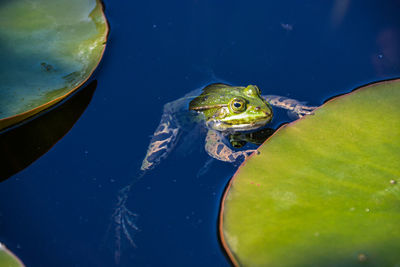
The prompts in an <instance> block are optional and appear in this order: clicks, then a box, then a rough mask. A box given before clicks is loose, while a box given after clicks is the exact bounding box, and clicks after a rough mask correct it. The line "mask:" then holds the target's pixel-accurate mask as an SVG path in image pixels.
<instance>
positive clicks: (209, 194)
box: [0, 0, 400, 266]
mask: <svg viewBox="0 0 400 267" xmlns="http://www.w3.org/2000/svg"><path fill="white" fill-rule="evenodd" d="M105 4H106V15H107V17H108V18H109V22H110V26H111V32H110V39H109V42H108V46H107V50H106V53H105V55H104V58H103V61H102V63H101V65H100V66H99V68H98V70H97V71H96V73H95V75H94V79H96V80H97V88H96V90H95V93H94V96H93V98H92V99H91V102H90V104H89V106H88V107H87V109H86V110H85V112H84V113H83V115H82V116H81V117H80V119H79V120H78V121H77V122H76V124H75V125H74V126H73V128H72V129H71V130H70V131H69V132H68V133H67V134H66V135H65V136H64V137H63V138H62V139H61V140H60V141H59V142H58V143H56V144H55V145H54V146H53V147H52V148H51V149H50V151H49V152H47V153H46V154H44V155H43V156H42V157H41V158H39V159H38V160H36V161H35V162H34V163H33V164H31V165H30V166H29V167H27V168H26V169H24V170H23V171H21V172H19V173H17V174H15V175H14V176H12V177H11V178H10V179H8V180H6V181H4V182H2V183H1V185H0V203H1V204H0V241H1V242H3V243H5V244H7V246H8V247H9V248H10V249H11V250H13V251H14V252H15V253H16V254H17V255H19V256H20V257H21V259H22V260H23V261H24V262H25V263H26V265H27V266H113V265H115V262H114V248H115V247H114V236H113V235H114V232H113V231H112V229H111V230H110V231H109V232H107V229H108V226H109V225H110V223H111V222H112V221H111V220H110V219H111V217H110V216H111V213H112V211H113V208H114V206H115V203H116V200H117V199H116V196H117V192H118V190H119V189H121V188H122V187H123V186H124V185H126V184H128V183H129V182H130V180H131V179H132V178H133V177H134V175H135V173H136V171H137V169H138V168H139V167H140V163H141V160H142V158H143V157H144V154H145V151H146V148H147V145H148V141H149V136H150V135H151V134H152V133H153V131H154V129H155V128H156V126H157V124H158V122H159V119H160V115H161V108H162V105H163V104H164V103H166V102H168V101H171V100H174V99H176V98H178V97H180V96H182V95H184V94H185V93H187V92H188V91H190V90H193V89H195V88H198V87H200V86H202V85H204V84H205V83H207V82H209V81H211V80H213V79H214V80H215V79H221V80H225V81H228V82H230V83H231V84H236V85H246V84H257V85H258V86H259V87H260V88H261V90H262V91H263V93H267V94H277V95H283V96H287V97H291V98H296V99H298V100H301V101H307V102H308V103H310V104H312V105H320V104H321V103H322V102H323V101H324V100H325V99H326V98H328V97H331V96H333V95H337V94H340V93H344V92H348V91H350V90H351V89H353V88H355V87H358V86H360V85H363V84H366V83H369V82H372V81H376V80H381V79H386V78H391V77H397V76H399V73H400V51H399V47H400V21H399V20H398V14H399V11H400V3H399V1H394V0H393V1H389V0H388V1H380V2H378V1H374V0H369V1H351V0H341V1H340V0H337V1H329V2H327V1H279V2H277V1H269V2H266V1H251V2H246V3H244V2H243V1H217V2H216V1H195V0H192V1H147V2H143V3H142V2H141V3H139V2H134V1H118V0H115V1H105ZM371 106H373V103H371ZM281 122H282V121H279V119H278V120H276V121H275V124H276V125H277V124H280V123H281ZM46 131H49V130H48V129H43V134H44V135H46V134H47V132H46ZM200 143H201V140H196V142H195V143H194V144H193V145H192V146H190V148H193V152H192V153H191V154H190V153H187V154H186V153H183V152H182V153H178V152H176V153H173V154H171V156H170V157H169V158H168V159H166V160H165V161H164V162H163V163H162V164H161V165H160V166H159V167H158V168H157V169H156V170H154V171H153V172H151V173H149V174H148V175H147V176H145V177H144V178H143V179H142V180H141V181H140V182H139V183H137V184H136V185H135V187H134V188H133V190H132V191H131V193H130V198H129V201H128V205H129V207H130V208H131V209H132V210H133V211H134V212H136V213H137V214H139V217H138V221H137V225H138V227H139V228H140V231H138V232H137V233H136V234H135V236H134V240H135V243H136V245H137V247H136V248H132V247H131V246H130V245H129V243H128V242H127V241H126V240H125V241H124V243H123V250H122V256H121V262H120V265H121V266H133V265H136V266H206V265H209V266H229V263H228V261H227V259H226V257H225V255H224V253H223V251H222V250H221V248H220V245H219V243H218V237H217V216H218V210H219V201H220V199H221V196H222V193H223V190H224V187H225V185H226V183H227V182H228V180H229V179H230V176H231V175H232V173H233V172H234V170H235V167H234V166H231V165H229V164H226V163H220V162H216V163H213V164H212V165H211V166H210V169H209V171H208V172H207V173H206V174H205V175H203V176H201V177H196V174H197V172H198V171H199V170H200V169H201V168H202V166H203V165H204V164H205V162H206V161H207V159H208V158H207V155H206V153H205V152H204V151H203V150H201V149H200ZM181 151H187V150H184V149H183V150H181ZM6 156H7V155H4V153H3V157H6ZM107 233H108V234H107Z"/></svg>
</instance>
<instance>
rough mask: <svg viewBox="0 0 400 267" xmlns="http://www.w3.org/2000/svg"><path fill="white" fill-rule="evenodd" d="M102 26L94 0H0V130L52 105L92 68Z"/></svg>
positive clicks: (97, 57) (98, 3)
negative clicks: (0, 0)
mask: <svg viewBox="0 0 400 267" xmlns="http://www.w3.org/2000/svg"><path fill="white" fill-rule="evenodd" d="M107 34H108V25H107V22H106V19H105V16H104V13H103V7H102V4H101V1H100V0H58V1H54V0H36V1H30V0H13V1H2V2H1V3H0V40H1V42H0V58H1V62H0V80H1V83H0V130H1V129H4V128H6V127H8V126H10V125H13V124H15V123H17V122H20V121H22V120H24V119H26V118H28V117H31V116H32V115H34V114H36V113H38V112H40V111H42V110H44V109H46V108H47V107H49V106H51V105H54V104H55V103H57V102H59V101H60V100H62V99H63V98H65V97H66V96H68V95H70V94H71V93H72V92H74V91H75V90H76V89H77V88H79V86H81V85H82V84H83V83H84V82H85V81H86V80H87V79H88V78H89V77H90V75H91V74H92V73H93V71H94V69H95V68H96V67H97V65H98V63H99V61H100V59H101V57H102V55H103V52H104V49H105V43H106V39H107Z"/></svg>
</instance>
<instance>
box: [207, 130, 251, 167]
mask: <svg viewBox="0 0 400 267" xmlns="http://www.w3.org/2000/svg"><path fill="white" fill-rule="evenodd" d="M223 139H225V137H224V136H223V135H222V134H221V133H219V132H217V131H214V130H208V132H207V137H206V144H205V149H206V152H207V153H208V155H210V156H211V157H213V158H215V159H217V160H221V161H226V162H236V161H237V160H238V158H243V157H244V159H246V158H247V157H248V156H249V155H250V154H251V153H253V152H254V151H256V150H255V149H249V150H244V151H233V150H232V149H230V148H229V147H228V146H227V145H226V144H225V143H224V142H223Z"/></svg>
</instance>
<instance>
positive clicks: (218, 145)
mask: <svg viewBox="0 0 400 267" xmlns="http://www.w3.org/2000/svg"><path fill="white" fill-rule="evenodd" d="M196 93H198V91H193V92H191V93H189V94H187V95H185V96H184V97H182V98H180V99H178V100H175V101H173V102H169V103H167V104H166V105H165V106H164V110H163V115H162V117H161V121H160V124H159V126H158V127H157V129H156V131H155V132H154V134H153V137H152V139H151V141H150V145H149V148H148V150H147V153H146V156H145V158H144V160H143V163H142V166H141V170H142V171H147V170H149V169H151V168H153V167H155V166H156V165H157V164H158V163H159V162H160V161H161V160H162V159H163V158H165V157H166V156H167V155H168V153H169V152H170V151H171V150H172V149H173V148H174V146H175V145H176V142H177V140H178V137H179V135H180V133H181V132H182V131H184V128H185V127H184V125H188V124H190V123H192V124H193V123H201V124H202V125H203V126H204V127H205V128H207V129H208V132H207V137H206V144H205V149H206V151H207V153H208V154H209V155H210V156H212V157H214V158H216V159H218V160H222V161H228V162H235V161H236V160H237V159H238V158H239V157H241V156H244V157H247V155H248V154H249V153H250V152H253V150H251V151H236V152H235V151H233V150H232V149H231V148H229V147H228V146H227V145H226V143H227V142H226V136H227V135H230V134H232V133H235V132H244V131H253V130H256V129H259V128H261V127H263V126H265V125H266V124H267V123H268V122H270V121H271V119H272V115H273V113H272V108H271V106H270V105H269V103H268V102H267V101H265V100H264V99H263V98H262V97H261V94H260V90H259V89H258V87H257V86H254V85H249V86H247V87H243V86H230V85H226V84H222V83H215V84H210V85H208V86H206V87H205V88H204V89H203V90H202V91H201V93H200V94H197V96H196ZM189 101H190V102H189ZM184 114H186V116H184ZM184 118H186V120H187V121H186V122H185V121H184ZM188 121H189V123H188Z"/></svg>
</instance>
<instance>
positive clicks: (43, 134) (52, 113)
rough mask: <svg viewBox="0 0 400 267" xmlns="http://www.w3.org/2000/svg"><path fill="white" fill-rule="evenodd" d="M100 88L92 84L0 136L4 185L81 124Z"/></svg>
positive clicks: (0, 168) (0, 180)
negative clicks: (95, 93)
mask: <svg viewBox="0 0 400 267" xmlns="http://www.w3.org/2000/svg"><path fill="white" fill-rule="evenodd" d="M96 87H97V81H96V80H94V81H92V82H90V83H89V84H88V85H87V86H85V87H83V88H81V89H80V90H79V91H78V92H76V93H75V94H74V95H72V96H71V97H69V98H68V99H66V100H65V101H62V102H61V103H60V104H58V105H57V106H56V107H53V108H50V109H49V110H45V111H43V112H42V113H40V114H39V115H37V116H35V117H34V118H33V119H29V120H28V121H26V122H23V123H21V125H19V126H16V127H14V128H11V129H8V130H5V131H3V132H2V133H0V150H1V151H2V153H4V154H3V155H4V156H3V157H2V160H1V162H0V182H2V181H4V180H6V179H7V178H9V177H10V176H12V175H14V174H16V173H18V172H19V171H21V170H23V169H25V168H26V167H28V166H29V165H30V164H32V163H33V162H34V161H35V160H37V159H38V158H39V157H41V156H42V155H43V154H44V153H46V152H47V151H48V150H49V149H50V148H51V147H52V146H53V145H54V144H55V143H57V142H58V141H59V140H60V139H61V138H62V137H63V136H64V135H66V134H67V133H68V131H69V130H70V129H71V128H72V126H73V125H74V124H75V123H76V122H77V121H78V119H79V117H80V116H81V115H82V113H83V111H84V110H85V109H86V107H87V106H88V105H89V103H90V100H91V99H92V96H93V94H94V91H95V90H96Z"/></svg>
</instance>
